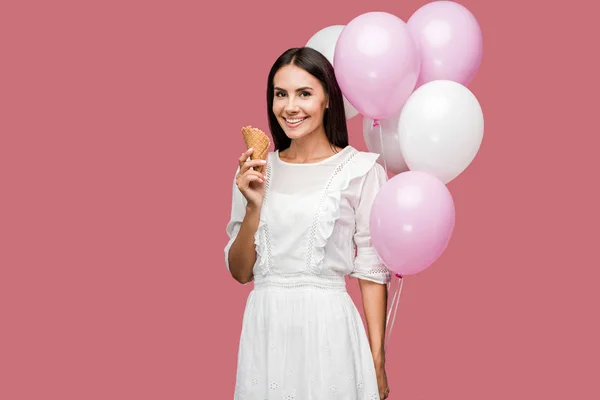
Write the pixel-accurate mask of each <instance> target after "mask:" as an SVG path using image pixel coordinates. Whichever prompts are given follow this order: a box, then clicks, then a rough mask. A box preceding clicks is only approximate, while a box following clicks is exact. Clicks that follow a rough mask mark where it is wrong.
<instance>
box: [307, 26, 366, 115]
mask: <svg viewBox="0 0 600 400" xmlns="http://www.w3.org/2000/svg"><path fill="white" fill-rule="evenodd" d="M343 29H344V25H332V26H328V27H326V28H323V29H321V30H320V31H318V32H317V33H315V34H314V35H313V36H312V37H311V38H310V39H309V40H308V43H306V47H310V48H311V49H314V50H317V51H318V52H319V53H321V54H323V55H324V56H325V58H327V60H329V62H330V63H331V64H332V65H333V54H334V52H335V44H336V43H337V40H338V37H339V36H340V33H342V30H343ZM344 109H345V110H346V119H347V120H348V119H352V118H354V117H356V116H357V115H358V111H357V110H356V108H354V107H353V106H352V104H350V102H349V101H348V99H347V98H346V97H345V96H344Z"/></svg>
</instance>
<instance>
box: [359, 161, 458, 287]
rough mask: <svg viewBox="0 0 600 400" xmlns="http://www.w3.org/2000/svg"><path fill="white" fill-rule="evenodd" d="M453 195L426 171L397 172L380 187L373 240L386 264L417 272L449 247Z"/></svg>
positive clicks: (372, 221) (372, 226)
mask: <svg viewBox="0 0 600 400" xmlns="http://www.w3.org/2000/svg"><path fill="white" fill-rule="evenodd" d="M454 221H455V210H454V201H453V200H452V195H451V194H450V192H449V191H448V188H447V187H446V185H444V183H443V182H442V181H440V180H439V179H437V178H435V177H434V176H432V175H429V174H427V173H426V172H421V171H408V172H403V173H401V174H399V175H396V176H394V177H393V178H391V179H390V180H389V181H387V182H386V183H385V184H384V185H383V186H382V187H381V189H380V190H379V193H378V194H377V196H376V197H375V200H374V202H373V206H372V208H371V215H370V220H369V225H370V229H371V242H372V243H373V246H374V247H375V250H376V251H377V254H378V255H379V256H380V257H381V259H382V260H383V262H384V263H385V265H386V267H387V268H388V269H389V270H390V271H393V272H395V273H396V274H398V275H401V276H405V275H413V274H416V273H418V272H421V271H423V270H424V269H426V268H427V267H429V266H430V265H431V264H433V263H434V262H435V261H436V260H437V259H438V258H439V257H440V256H441V255H442V253H443V252H444V251H445V249H446V247H447V246H448V242H449V241H450V237H451V236H452V232H453V230H454Z"/></svg>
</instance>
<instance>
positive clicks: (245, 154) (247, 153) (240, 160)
mask: <svg viewBox="0 0 600 400" xmlns="http://www.w3.org/2000/svg"><path fill="white" fill-rule="evenodd" d="M253 151H254V149H253V148H252V147H250V148H249V149H248V150H246V151H244V152H243V153H242V155H241V156H240V157H239V158H238V163H239V165H240V168H241V167H242V165H243V164H244V163H245V162H246V160H248V157H250V154H252V152H253Z"/></svg>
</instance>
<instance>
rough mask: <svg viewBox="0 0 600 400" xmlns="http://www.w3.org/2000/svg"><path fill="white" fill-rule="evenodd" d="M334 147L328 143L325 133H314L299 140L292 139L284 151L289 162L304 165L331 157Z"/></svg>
mask: <svg viewBox="0 0 600 400" xmlns="http://www.w3.org/2000/svg"><path fill="white" fill-rule="evenodd" d="M334 149H335V146H333V145H332V144H331V143H329V140H328V139H327V136H326V135H325V131H322V132H314V133H312V134H310V135H307V136H305V137H302V138H299V139H292V142H291V143H290V147H289V148H287V149H286V150H285V153H286V154H285V156H286V158H287V159H289V160H294V161H296V162H299V163H306V162H310V161H313V160H317V159H321V158H325V157H329V156H331V155H332V154H333V153H334V152H335V150H334Z"/></svg>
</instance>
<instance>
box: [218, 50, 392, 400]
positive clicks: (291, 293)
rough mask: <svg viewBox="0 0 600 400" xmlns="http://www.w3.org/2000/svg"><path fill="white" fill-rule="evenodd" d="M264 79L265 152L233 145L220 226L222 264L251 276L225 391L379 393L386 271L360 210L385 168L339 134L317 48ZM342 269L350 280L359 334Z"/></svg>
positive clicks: (300, 395) (329, 75)
mask: <svg viewBox="0 0 600 400" xmlns="http://www.w3.org/2000/svg"><path fill="white" fill-rule="evenodd" d="M267 86H268V88H267V105H268V107H267V110H268V115H269V128H270V130H271V134H272V136H273V141H274V145H275V150H276V151H275V152H271V153H269V155H268V157H267V160H266V162H265V161H262V162H261V161H259V160H253V161H249V160H248V158H249V156H250V154H251V152H252V149H249V150H248V151H246V152H244V153H243V154H242V155H241V156H240V158H239V160H238V164H239V166H238V170H237V173H236V177H235V182H234V185H233V203H232V211H231V221H230V222H229V224H228V225H227V233H228V235H229V238H230V240H229V242H228V243H227V246H226V247H225V261H226V264H227V268H228V269H229V271H230V273H231V275H232V276H233V278H235V279H236V280H237V281H239V282H240V283H244V284H246V283H248V282H250V281H252V280H253V281H254V290H253V291H252V292H251V293H250V295H249V297H248V301H247V304H246V310H245V313H244V319H243V323H242V334H241V338H240V347H239V354H238V370H237V379H236V380H237V381H236V390H235V397H234V398H235V399H239V400H243V399H252V400H254V399H256V400H263V399H285V400H291V399H295V400H309V399H314V400H325V399H327V400H329V399H343V400H353V399H355V400H378V399H385V398H387V396H388V394H389V389H388V385H387V378H386V373H385V354H384V335H385V318H386V317H385V315H386V308H387V286H386V284H387V283H388V282H389V281H390V279H391V274H390V272H389V271H388V270H387V268H385V266H384V265H383V264H382V263H381V261H380V259H379V258H378V256H377V254H376V252H375V250H374V248H373V247H371V243H370V234H369V213H370V210H371V205H372V202H373V200H374V198H375V195H376V194H377V191H378V190H379V188H380V187H381V186H382V185H383V184H384V183H385V181H386V179H387V177H386V174H385V172H384V170H383V168H382V167H381V166H380V165H379V164H377V163H376V159H377V157H378V155H377V154H374V153H367V152H359V151H357V150H356V149H354V148H353V147H352V146H349V145H348V131H347V127H346V119H345V114H344V105H343V97H342V93H341V90H340V88H339V86H338V84H337V82H336V79H335V74H334V70H333V67H332V65H331V64H330V63H329V62H328V61H327V59H326V58H325V57H324V56H323V55H321V54H320V53H319V52H317V51H315V50H312V49H310V48H306V47H304V48H293V49H290V50H288V51H286V52H285V53H283V54H282V55H281V56H280V57H279V58H278V59H277V61H276V62H275V64H274V65H273V67H272V68H271V71H270V73H269V78H268V84H267ZM264 165H266V168H262V170H263V171H265V173H264V174H262V173H260V172H259V171H257V170H260V169H259V168H256V169H257V170H254V169H253V168H252V167H259V166H264ZM346 275H350V276H351V277H355V278H358V279H359V285H360V289H361V293H362V298H363V305H364V310H365V317H366V321H367V328H368V333H369V336H368V338H367V334H366V332H365V328H364V326H363V324H362V320H361V318H360V314H359V313H358V310H357V309H356V307H355V305H354V303H353V302H352V300H351V298H350V296H349V295H348V293H347V292H346V285H345V276H346Z"/></svg>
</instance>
